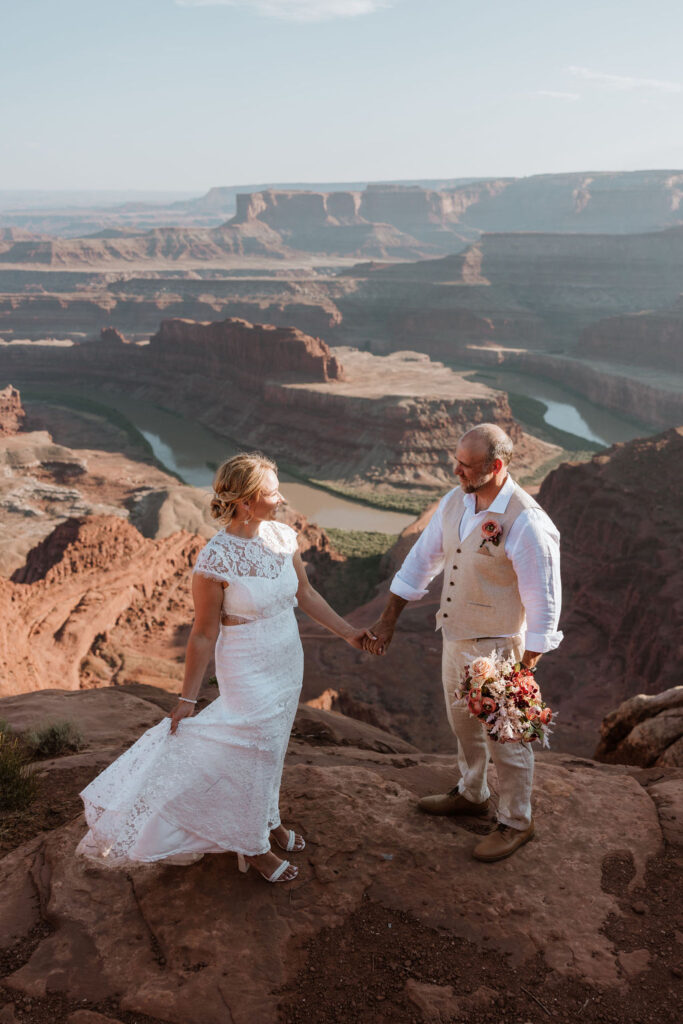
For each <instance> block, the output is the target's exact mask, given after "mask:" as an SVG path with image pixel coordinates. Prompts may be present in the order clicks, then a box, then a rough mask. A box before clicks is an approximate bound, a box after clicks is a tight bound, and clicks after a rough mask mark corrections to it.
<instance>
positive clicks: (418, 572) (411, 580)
mask: <svg viewBox="0 0 683 1024" xmlns="http://www.w3.org/2000/svg"><path fill="white" fill-rule="evenodd" d="M446 497H448V495H446ZM445 500H446V499H445V498H444V499H443V500H442V501H441V502H439V505H438V507H437V509H436V511H435V512H434V515H433V516H432V518H431V519H430V520H429V523H428V524H427V526H426V528H425V529H424V530H423V532H422V535H421V536H420V537H419V539H418V540H417V542H416V543H415V544H414V545H413V547H412V548H411V549H410V551H409V552H408V554H407V555H406V557H405V560H404V562H403V565H402V566H401V568H400V569H399V570H398V572H397V573H396V575H395V576H394V578H393V580H392V581H391V587H390V590H391V592H392V594H396V595H397V596H398V597H402V598H404V600H406V601H419V600H420V598H421V597H424V596H425V595H426V593H427V587H428V586H429V584H430V583H431V581H432V580H433V579H434V577H435V576H437V575H438V574H439V573H440V572H442V571H443V563H444V555H443V502H444V501H445Z"/></svg>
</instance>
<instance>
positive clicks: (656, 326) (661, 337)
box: [577, 296, 683, 373]
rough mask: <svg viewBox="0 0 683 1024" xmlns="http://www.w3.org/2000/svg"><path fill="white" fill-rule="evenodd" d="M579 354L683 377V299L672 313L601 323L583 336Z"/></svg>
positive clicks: (639, 314) (630, 317) (584, 332)
mask: <svg viewBox="0 0 683 1024" xmlns="http://www.w3.org/2000/svg"><path fill="white" fill-rule="evenodd" d="M577 354H578V355H580V356H584V357H586V358H588V359H600V360H603V361H604V362H609V363H628V364H630V365H631V366H651V367H654V368H656V369H658V370H662V371H663V372H664V373H666V372H667V371H669V372H671V371H673V372H677V373H683V296H681V298H680V299H679V301H678V302H677V303H676V305H675V306H674V308H673V309H670V310H663V311H661V312H658V313H637V314H631V315H626V316H614V317H609V318H607V319H605V320H599V321H598V322H597V323H596V324H592V325H591V326H590V327H587V328H586V329H585V330H584V331H583V332H582V334H581V337H580V339H579V344H578V347H577Z"/></svg>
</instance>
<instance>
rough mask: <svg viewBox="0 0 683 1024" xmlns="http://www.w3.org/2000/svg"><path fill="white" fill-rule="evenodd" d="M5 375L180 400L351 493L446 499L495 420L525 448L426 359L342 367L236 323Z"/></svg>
mask: <svg viewBox="0 0 683 1024" xmlns="http://www.w3.org/2000/svg"><path fill="white" fill-rule="evenodd" d="M352 364H353V365H352ZM342 367H343V368H342ZM0 373H3V374H4V375H5V376H6V377H7V378H8V379H11V378H12V377H15V379H17V378H18V377H19V376H21V377H23V378H25V379H28V380H38V381H46V380H47V381H54V380H55V379H57V380H59V379H65V378H66V379H68V380H69V382H70V384H71V385H73V384H76V383H78V384H80V385H81V386H88V382H92V381H98V382H106V385H107V387H108V388H112V389H114V390H116V389H117V388H129V387H130V383H131V381H134V382H135V387H136V389H137V390H136V393H137V394H138V395H140V396H143V397H145V398H146V399H148V400H150V401H156V402H157V403H158V404H159V405H162V406H163V405H165V404H166V403H167V402H168V396H169V395H173V401H174V407H175V408H176V409H177V411H178V412H180V413H181V414H183V415H185V416H187V417H189V418H195V419H198V420H200V421H201V422H202V423H204V424H206V425H207V426H210V427H211V428H212V429H214V430H216V431H217V432H218V433H220V434H224V435H226V436H228V437H230V438H232V439H235V438H236V439H239V441H240V443H241V444H243V445H247V446H250V447H260V448H262V449H264V450H267V451H268V452H270V453H271V454H273V455H274V456H275V457H277V458H279V459H281V460H282V461H283V462H286V463H288V464H290V465H292V466H294V467H296V469H297V470H298V471H299V472H302V473H304V474H306V475H307V476H309V477H311V478H313V479H316V480H323V481H325V482H327V483H329V484H335V485H337V484H342V485H343V486H350V487H352V488H380V489H381V488H384V489H387V490H390V489H391V488H398V489H402V490H405V488H406V486H410V487H411V488H421V489H423V490H426V491H427V492H429V491H434V490H435V489H443V488H444V485H445V484H447V482H448V481H449V480H450V479H451V469H450V467H451V461H452V451H453V449H454V446H455V444H456V442H457V438H458V437H459V436H460V434H462V433H463V432H464V430H466V429H468V427H469V426H472V425H474V424H475V423H480V422H484V421H486V420H489V421H491V420H493V421H495V422H497V423H500V425H501V426H502V427H503V428H504V429H506V430H508V431H509V432H511V433H512V434H513V435H514V436H515V437H519V436H520V431H519V428H518V426H517V424H516V423H515V421H514V420H513V418H512V414H511V412H510V408H509V405H508V403H507V399H506V397H505V395H504V394H503V393H501V392H498V391H494V390H492V389H490V388H488V387H485V386H484V385H481V384H475V383H473V382H471V381H468V380H466V379H465V378H463V377H462V376H461V375H459V374H457V373H454V372H453V371H451V370H450V369H448V368H447V367H445V366H443V365H442V364H439V363H433V362H431V361H430V360H428V359H426V358H425V357H424V356H420V355H417V356H416V355H415V354H411V353H403V354H402V353H395V354H393V355H392V356H391V357H386V358H385V357H377V356H372V355H371V354H369V353H362V352H356V351H355V350H352V349H344V350H343V353H342V355H341V361H340V359H338V358H337V356H335V354H334V353H332V352H331V351H330V350H329V349H328V348H327V346H326V345H325V343H324V342H321V341H320V340H319V339H316V338H311V337H308V336H306V335H304V334H302V333H301V332H299V331H296V330H294V329H281V328H274V327H272V326H268V325H252V324H248V323H246V322H244V321H236V320H228V321H225V322H224V323H222V324H221V323H218V324H197V323H193V322H188V321H184V320H173V321H167V322H164V323H163V324H162V327H161V329H160V330H159V332H158V333H157V334H156V335H155V336H154V337H153V338H152V340H151V342H150V344H149V345H142V346H138V345H126V344H123V342H122V341H121V339H120V338H119V337H117V336H116V335H113V334H112V335H109V336H108V340H107V341H106V342H100V343H99V344H96V345H94V344H83V345H73V346H70V347H67V348H55V347H51V346H43V345H9V346H5V347H4V348H3V347H1V346H0ZM340 424H343V425H344V435H343V443H341V435H340ZM524 451H525V464H524V469H525V472H526V473H528V474H532V473H534V472H536V471H537V470H538V469H539V467H541V466H542V465H544V464H546V463H548V461H549V460H550V459H551V458H553V457H556V456H557V455H558V454H559V450H558V449H557V448H556V447H555V446H553V445H547V444H544V443H543V442H541V441H536V439H534V438H526V440H525V442H524Z"/></svg>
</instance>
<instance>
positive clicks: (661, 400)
mask: <svg viewBox="0 0 683 1024" xmlns="http://www.w3.org/2000/svg"><path fill="white" fill-rule="evenodd" d="M458 358H459V360H460V361H462V362H465V363H470V364H471V365H472V366H474V367H487V366H490V367H496V366H500V367H504V368H506V369H511V370H517V371H519V372H522V373H528V374H530V375H531V376H534V377H541V378H545V379H546V380H551V381H555V382H557V383H558V384H560V385H562V386H563V387H564V388H567V389H568V390H570V391H575V392H577V394H579V395H582V396H583V397H584V398H588V399H589V400H590V401H591V402H595V404H596V405H600V406H603V407H604V408H605V409H610V410H612V411H613V412H617V413H619V414H621V415H623V416H627V417H631V418H633V420H634V422H637V423H641V424H647V425H648V426H650V427H654V428H655V429H662V428H665V427H670V426H672V424H679V423H683V389H681V387H680V382H679V381H678V380H677V379H676V377H675V375H673V374H670V375H669V376H667V373H666V371H665V370H661V371H658V372H657V373H656V374H654V373H653V374H647V375H646V374H643V373H639V372H638V369H637V367H632V368H631V367H628V366H623V365H620V364H619V363H616V364H614V365H610V364H609V363H606V362H604V363H598V362H593V361H588V360H582V359H576V358H573V357H571V356H553V355H548V354H547V353H545V352H531V351H527V350H526V349H507V348H497V347H495V346H488V347H482V346H479V345H477V346H467V347H466V348H464V349H463V350H462V351H461V352H459V355H458Z"/></svg>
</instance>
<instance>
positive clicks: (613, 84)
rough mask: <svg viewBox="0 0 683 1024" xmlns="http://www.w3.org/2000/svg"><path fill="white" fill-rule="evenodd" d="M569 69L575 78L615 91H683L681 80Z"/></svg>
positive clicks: (573, 67) (586, 69)
mask: <svg viewBox="0 0 683 1024" xmlns="http://www.w3.org/2000/svg"><path fill="white" fill-rule="evenodd" d="M569 71H570V72H571V74H572V75H574V77H575V78H581V79H583V80H584V81H585V82H595V84H596V85H604V86H605V87H606V88H607V89H610V90H612V91H613V92H637V91H643V92H666V93H674V92H676V93H678V92H683V84H681V83H680V82H663V81H661V80H660V79H658V78H635V77H633V76H631V75H609V74H606V73H605V72H604V71H592V70H591V69H590V68H582V67H575V66H572V67H570V68H569Z"/></svg>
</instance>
